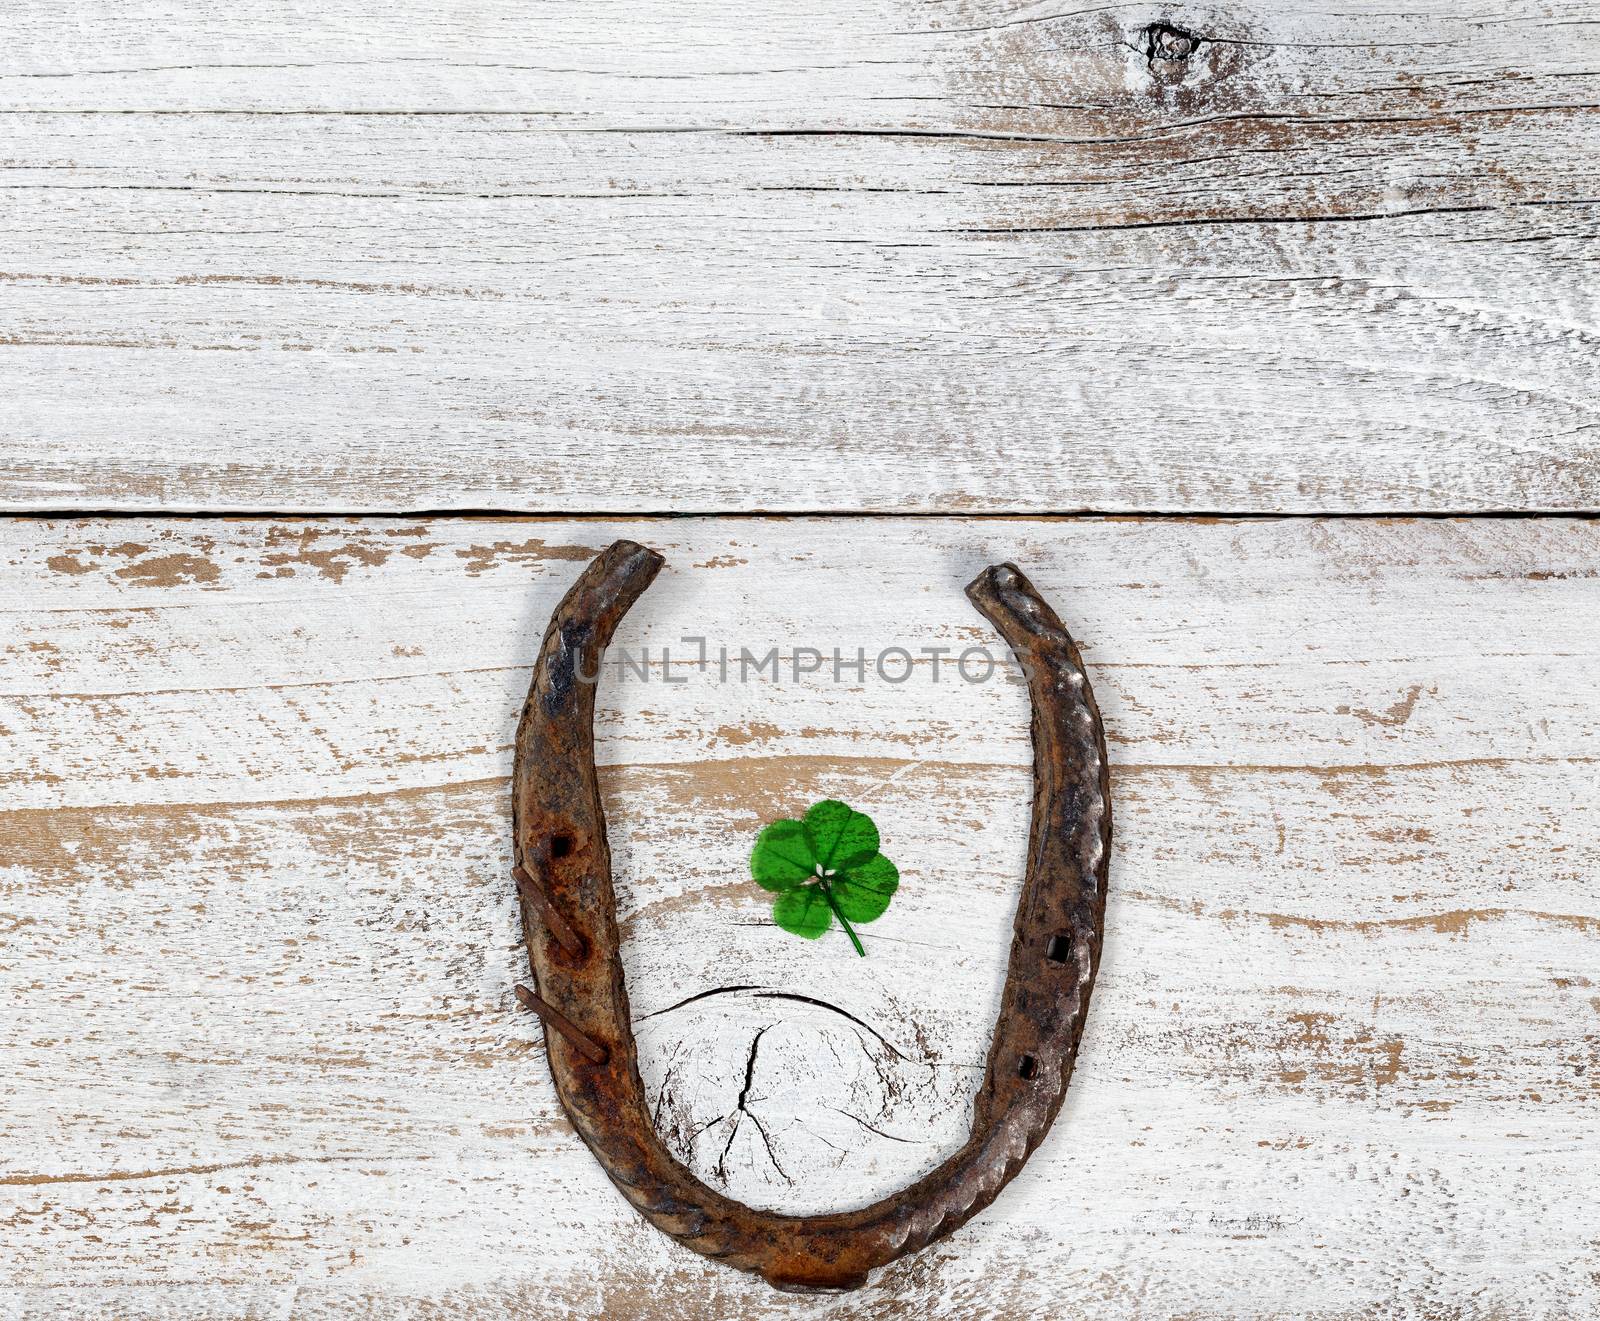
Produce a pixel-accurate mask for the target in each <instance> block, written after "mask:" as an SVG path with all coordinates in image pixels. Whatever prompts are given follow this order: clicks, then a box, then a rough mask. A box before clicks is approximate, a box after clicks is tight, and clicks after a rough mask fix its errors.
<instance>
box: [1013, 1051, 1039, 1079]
mask: <svg viewBox="0 0 1600 1321" xmlns="http://www.w3.org/2000/svg"><path fill="white" fill-rule="evenodd" d="M1038 1072H1039V1061H1038V1060H1036V1059H1034V1058H1033V1056H1032V1055H1024V1056H1023V1057H1022V1060H1021V1062H1020V1063H1019V1064H1018V1065H1017V1076H1018V1077H1019V1078H1032V1077H1033V1075H1034V1074H1036V1073H1038Z"/></svg>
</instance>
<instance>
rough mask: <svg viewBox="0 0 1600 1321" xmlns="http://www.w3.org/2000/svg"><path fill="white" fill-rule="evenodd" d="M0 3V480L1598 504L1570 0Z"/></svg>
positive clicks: (68, 504)
mask: <svg viewBox="0 0 1600 1321" xmlns="http://www.w3.org/2000/svg"><path fill="white" fill-rule="evenodd" d="M1157 22H1166V23H1170V24H1175V25H1178V26H1180V27H1182V28H1185V29H1187V30H1188V31H1191V32H1193V33H1195V34H1198V35H1199V36H1200V37H1201V38H1203V39H1202V40H1201V42H1200V44H1199V45H1198V47H1196V48H1195V49H1194V50H1193V52H1192V53H1191V54H1189V55H1188V57H1187V58H1185V59H1181V60H1179V59H1165V58H1161V57H1160V56H1159V54H1155V53H1153V52H1152V45H1151V38H1150V32H1149V30H1150V28H1151V25H1152V24H1155V23H1157ZM1168 49H1170V47H1168ZM0 51H3V52H4V58H3V62H0V122H3V125H4V129H3V131H4V134H5V142H6V145H5V148H4V150H3V151H0V170H3V177H0V184H3V187H0V199H3V200H0V208H3V215H0V229H3V230H4V234H5V245H4V254H3V260H0V364H3V367H4V372H5V381H6V385H7V391H6V393H7V405H6V408H5V410H4V412H3V413H0V460H3V461H0V507H3V508H8V509H12V510H25V509H82V508H87V507H103V508H118V509H133V510H139V509H145V510H159V509H206V508H209V509H219V510H227V509H233V510H252V509H254V510H259V509H312V510H329V509H333V510H343V509H349V510H377V511H384V510H388V511H395V510H406V509H426V508H466V509H470V508H474V507H484V508H507V509H518V510H532V511H541V510H542V511H551V512H569V511H580V510H581V511H589V510H610V511H618V512H623V511H668V510H671V511H687V512H692V511H714V510H728V511H745V510H749V509H752V508H757V509H773V510H784V509H788V510H824V511H825V510H899V511H919V510H920V511H933V512H950V511H957V512H960V511H965V510H990V511H1006V510H1010V511H1068V510H1079V509H1101V510H1109V511H1166V510H1180V511H1181V510H1190V511H1194V510H1200V511H1205V510H1223V511H1267V512H1283V511H1318V510H1339V511H1373V510H1435V511H1441V510H1442V511H1453V510H1479V511H1482V510H1501V509H1544V510H1569V511H1581V510H1594V509H1597V508H1600V453H1597V449H1596V438H1597V435H1600V432H1597V430H1596V425H1597V424H1596V416H1595V404H1594V388H1593V385H1594V382H1595V380H1596V379H1597V377H1600V371H1597V353H1596V343H1597V341H1596V334H1597V329H1596V328H1597V324H1600V278H1597V270H1600V268H1597V265H1596V260H1597V253H1600V246H1597V233H1596V228H1595V222H1596V212H1597V207H1600V195H1597V189H1596V185H1595V181H1594V180H1595V167H1596V164H1597V162H1600V22H1596V21H1595V19H1594V17H1593V14H1592V8H1591V6H1589V5H1586V4H1584V3H1582V0H1509V2H1507V3H1501V4H1498V5H1496V6H1493V7H1491V8H1488V9H1476V10H1474V9H1467V10H1463V9H1462V8H1461V7H1460V6H1459V5H1456V4H1453V3H1449V4H1447V3H1445V0H1421V2H1420V3H1417V4H1413V5H1408V6H1405V7H1404V8H1403V10H1399V11H1397V10H1396V9H1395V8H1394V7H1393V6H1386V5H1380V4H1376V3H1370V2H1369V0H1332V3H1317V4H1312V3H1310V0H1270V2H1265V0H1264V2H1260V3H1244V4H1239V5H1231V6H1227V7H1222V6H1215V5H1205V4H1200V5H1193V6H1186V7H1183V8H1181V9H1173V8H1171V7H1169V6H1158V5H1150V4H1139V3H1134V4H1119V5H1109V6H1090V7H1087V8H1082V9H1073V8H1071V7H1062V6H1052V5H1047V4H1042V3H1033V4H1018V3H1012V2H1009V0H939V2H930V3H912V2H911V0H867V2H866V3H860V2H859V0H806V3H804V4H803V5H801V6H799V7H795V6H780V7H773V6H760V5H755V6H752V5H736V4H732V3H730V2H729V0H668V2H667V3H661V2H659V0H649V2H648V3H644V2H643V0H612V2H611V3H604V4H596V3H594V2H593V0H583V2H582V3H575V2H574V0H547V2H546V3H541V4H539V5H538V6H536V7H533V8H530V7H529V6H527V5H524V4H521V3H515V4H514V3H509V0H480V2H477V3H472V4H466V5H450V6H446V7H444V8H442V9H441V8H440V7H439V6H436V5H424V4H420V3H417V0H402V2H401V3H393V2H387V0H386V3H383V4H375V3H372V0H335V2H334V3H329V4H325V5H319V6H314V7H307V6H303V5H298V4H287V3H282V2H281V0H279V2H276V3H267V4H263V5H256V6H252V7H251V10H250V12H249V13H248V14H247V15H241V14H240V13H239V11H238V9H237V7H236V6H231V5H219V4H216V3H213V2H210V0H186V2H185V3H182V4H137V5H128V4H122V3H115V4H113V3H110V2H109V0H91V2H90V3H88V4H86V5H79V6H77V7H76V8H75V9H74V11H73V19H72V21H71V22H66V21H63V19H62V18H61V15H60V11H59V8H58V7H57V6H53V5H45V4H42V3H37V2H36V0H21V2H20V3H12V4H10V5H7V6H6V7H5V8H4V11H3V12H0Z"/></svg>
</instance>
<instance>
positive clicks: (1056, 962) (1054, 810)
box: [512, 541, 1111, 1293]
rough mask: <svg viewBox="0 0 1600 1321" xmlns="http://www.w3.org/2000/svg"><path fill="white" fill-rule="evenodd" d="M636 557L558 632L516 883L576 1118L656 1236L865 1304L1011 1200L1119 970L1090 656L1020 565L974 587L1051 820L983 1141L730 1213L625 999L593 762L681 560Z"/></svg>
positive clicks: (549, 643) (613, 562)
mask: <svg viewBox="0 0 1600 1321" xmlns="http://www.w3.org/2000/svg"><path fill="white" fill-rule="evenodd" d="M663 562H664V561H663V560H662V557H661V556H660V555H658V554H657V553H656V552H655V551H653V550H650V549H648V548H646V547H644V546H641V545H639V544H637V543H636V542H632V541H618V542H616V543H614V544H613V545H611V546H610V547H608V548H607V549H606V550H605V551H604V552H603V553H602V554H600V555H599V556H597V557H596V558H595V559H594V561H593V562H592V563H590V565H589V566H588V568H586V569H585V570H584V571H583V573H582V574H581V575H580V576H579V578H578V581H577V582H576V583H574V584H573V586H572V589H571V590H570V591H569V592H568V593H567V594H566V596H565V597H564V598H563V599H562V601H561V604H560V605H559V606H557V607H556V610H555V613H554V614H553V615H552V616H551V619H550V627H549V629H548V630H547V631H546V632H545V635H544V645H543V647H542V648H541V650H540V653H539V660H538V663H537V665H536V666H535V668H534V674H533V683H532V686H531V688H530V689H529V692H528V700H527V702H526V704H525V705H524V706H523V710H522V719H521V723H520V724H519V726H518V729H517V743H516V768H515V774H514V777H513V788H512V793H513V829H514V847H515V851H516V868H515V875H516V880H517V891H518V894H519V895H520V897H521V907H522V931H523V937H524V939H525V940H526V942H527V946H528V961H529V964H530V966H531V967H532V969H533V973H534V976H535V978H536V979H537V983H538V990H537V993H535V992H534V991H531V990H529V989H528V988H526V987H518V988H517V994H518V998H519V999H520V1000H521V1001H522V1003H523V1004H524V1005H526V1006H527V1007H529V1008H531V1009H533V1010H535V1011H536V1012H538V1013H539V1015H540V1016H541V1017H542V1018H543V1020H544V1026H545V1044H546V1047H547V1051H548V1055H549V1060H550V1072H551V1073H552V1075H554V1078H555V1083H556V1091H557V1092H558V1093H559V1095H560V1097H561V1104H562V1106H563V1107H564V1108H565V1110H566V1112H567V1116H568V1117H569V1118H570V1119H571V1121H572V1125H573V1127H574V1128H576V1129H577V1131H578V1136H579V1137H581V1138H582V1139H583V1140H584V1142H585V1143H586V1144H588V1147H589V1150H590V1151H592V1152H593V1153H594V1155H595V1159H597V1160H598V1161H599V1162H600V1164H601V1166H602V1167H604V1169H605V1172H606V1173H607V1174H608V1175H609V1176H610V1178H611V1181H612V1182H613V1183H614V1184H616V1186H617V1188H618V1189H619V1190H620V1191H621V1192H622V1195H623V1196H624V1197H626V1198H627V1199H628V1200H629V1201H630V1202H632V1203H633V1205H634V1206H635V1207H637V1208H638V1210H639V1212H640V1213H641V1214H642V1215H643V1216H644V1217H645V1218H646V1219H648V1220H649V1221H650V1222H651V1223H652V1224H653V1225H655V1226H656V1228H657V1229H660V1230H661V1231H662V1232H663V1233H666V1234H670V1235H671V1236H672V1237H673V1238H675V1239H678V1240H679V1241H680V1242H682V1243H684V1244H686V1245H687V1246H689V1247H691V1248H693V1249H694V1250H695V1251H696V1252H700V1253H704V1254H705V1255H706V1256H708V1257H714V1258H716V1259H717V1260H719V1261H724V1262H727V1263H728V1264H729V1265H731V1266H736V1267H738V1268H739V1269H740V1270H745V1271H754V1272H756V1273H757V1274H759V1275H762V1276H764V1277H765V1278H766V1280H767V1281H768V1283H770V1284H772V1285H774V1286H775V1287H777V1288H779V1289H784V1290H789V1291H792V1292H802V1293H804V1292H830V1291H840V1290H846V1289H854V1288H858V1287H859V1286H861V1285H862V1284H864V1283H865V1282H866V1279H867V1272H868V1271H870V1270H874V1269H876V1268H877V1267H879V1266H882V1265H884V1264H885V1263H886V1262H890V1261H893V1260H894V1259H895V1258H897V1257H900V1256H903V1255H904V1254H906V1253H908V1252H915V1251H917V1250H918V1249H920V1248H922V1247H925V1246H926V1245H927V1244H929V1243H931V1242H933V1241H934V1240H935V1239H937V1238H940V1237H942V1236H943V1235H945V1234H948V1233H950V1232H951V1231H952V1230H954V1229H956V1228H958V1227H959V1226H961V1225H963V1224H965V1223H966V1221H967V1220H969V1219H970V1218H971V1217H972V1216H974V1215H976V1214H977V1213H978V1212H979V1211H981V1210H982V1209H983V1208H984V1207H986V1206H988V1205H989V1203H990V1202H991V1201H993V1200H994V1198H995V1195H996V1194H997V1193H999V1191H1000V1190H1001V1189H1002V1188H1003V1187H1005V1185H1006V1184H1007V1183H1009V1182H1010V1181H1011V1179H1012V1178H1013V1177H1015V1175H1016V1173H1017V1171H1018V1170H1020V1169H1021V1168H1022V1165H1023V1162H1024V1161H1026V1160H1027V1158H1028V1156H1029V1154H1030V1153H1031V1152H1032V1151H1033V1149H1034V1148H1035V1147H1037V1146H1038V1145H1039V1143H1040V1142H1041V1141H1042V1140H1043V1138H1044V1135H1045V1134H1046V1132H1048V1131H1049V1128H1050V1123H1051V1121H1052V1120H1053V1119H1054V1118H1055V1116H1056V1112H1057V1111H1058V1110H1059V1109H1060V1108H1061V1102H1062V1100H1063V1098H1064V1097H1065V1095H1066V1091H1067V1082H1068V1080H1069V1079H1070V1077H1071V1076H1072V1065H1073V1060H1074V1059H1075V1057H1076V1056H1077V1053H1078V1041H1079V1038H1080V1037H1081V1035H1082V1032H1083V1021H1084V1015H1085V1014H1086V1012H1087V1011H1088V1008H1089V994H1090V991H1091V990H1092V989H1093V987H1094V979H1095V973H1096V971H1097V970H1098V968H1099V965H1100V944H1101V939H1102V935H1103V929H1104V921H1105V904H1106V867H1107V861H1108V858H1109V855H1110V850H1111V795H1110V781H1109V778H1108V775H1107V768H1106V744H1105V733H1104V730H1103V729H1102V727H1101V723H1100V712H1099V709H1098V708H1097V707H1096V705H1095V700H1094V695H1093V693H1092V692H1090V689H1089V680H1088V676H1087V675H1086V674H1085V673H1084V669H1083V661H1082V659H1081V658H1080V657H1079V655H1078V649H1077V647H1076V645H1075V644H1074V643H1073V641H1072V638H1071V636H1070V635H1069V634H1068V633H1067V630H1066V629H1065V628H1063V627H1062V625H1061V621H1060V620H1059V619H1058V618H1057V617H1056V614H1055V612H1054V611H1053V610H1051V608H1050V607H1049V606H1048V605H1047V604H1046V603H1045V601H1044V600H1043V599H1042V598H1041V597H1040V596H1039V594H1038V593H1037V592H1036V591H1035V590H1034V588H1033V584H1031V583H1030V582H1029V581H1028V580H1027V578H1025V577H1024V576H1023V574H1022V572H1021V571H1020V570H1019V569H1018V568H1017V567H1016V566H1015V565H1014V564H996V565H993V566H991V567H990V568H987V569H985V570H984V571H983V572H982V573H980V574H979V575H978V577H977V578H976V579H974V580H973V582H972V584H971V585H970V586H969V587H968V588H967V596H968V597H969V598H970V599H971V601H972V603H973V604H974V605H975V606H976V607H977V608H978V610H979V611H980V612H981V613H982V614H983V615H984V617H985V618H987V619H988V620H989V622H990V623H991V624H992V625H994V627H995V629H996V630H997V631H998V632H999V633H1000V636H1001V637H1002V638H1003V639H1004V640H1005V641H1006V643H1007V644H1008V645H1009V646H1010V648H1011V649H1012V651H1013V652H1014V653H1015V654H1016V655H1017V657H1018V659H1019V660H1020V661H1021V662H1022V664H1023V669H1024V672H1025V673H1026V675H1027V682H1028V691H1029V695H1030V697H1031V700H1032V704H1033V722H1032V724H1033V728H1032V737H1033V759H1034V761H1033V824H1032V829H1031V834H1030V837H1029V844H1028V863H1027V872H1026V876H1025V879H1024V881H1023V886H1022V894H1021V897H1020V898H1019V899H1018V901H1017V914H1016V921H1015V924H1014V934H1013V937H1012V942H1011V957H1010V964H1009V967H1008V970H1007V973H1006V983H1005V991H1004V994H1003V997H1002V999H1001V1004H1000V1017H999V1019H998V1021H997V1022H996V1024H995V1029H994V1039H993V1041H992V1043H991V1045H990V1047H989V1059H988V1065H987V1072H986V1074H985V1077H984V1082H983V1086H982V1089H981V1090H980V1091H979V1092H978V1095H977V1097H976V1099H975V1101H974V1105H973V1119H972V1132H971V1134H970V1136H969V1137H968V1138H967V1141H966V1143H965V1144H964V1145H963V1146H962V1147H961V1149H960V1150H958V1151H957V1152H956V1153H955V1154H954V1155H952V1156H951V1157H950V1158H949V1159H947V1160H946V1161H945V1162H944V1163H943V1164H942V1165H940V1166H939V1168H938V1169H936V1170H934V1171H933V1172H932V1173H931V1174H929V1175H927V1176H925V1177H924V1178H922V1179H919V1180H918V1181H917V1182H916V1183H914V1184H912V1185H910V1186H909V1187H907V1188H904V1189H902V1190H901V1191H900V1192H897V1193H895V1194H893V1195H892V1196H889V1197H885V1198H883V1199H882V1200H880V1201H877V1202H874V1203H873V1204H872V1205H871V1206H867V1207H864V1208H862V1209H861V1210H857V1211H842V1212H835V1213H830V1214H827V1215H816V1216H789V1215H778V1214H775V1213H773V1212H770V1211H758V1210H755V1209H753V1208H751V1207H748V1206H746V1205H744V1204H743V1203H742V1202H738V1201H735V1200H734V1199H732V1198H729V1197H725V1196H723V1195H722V1194H720V1193H718V1192H716V1191H715V1190H713V1189H711V1188H708V1187H707V1186H706V1185H705V1184H704V1183H702V1182H701V1181H700V1180H699V1179H697V1178H696V1177H695V1176H694V1175H693V1174H691V1173H690V1172H689V1170H688V1169H686V1168H685V1167H684V1166H683V1165H682V1164H681V1163H680V1162H679V1161H678V1160H677V1159H676V1158H675V1157H674V1156H673V1155H672V1154H671V1153H670V1152H669V1151H668V1150H667V1148H666V1146H665V1145H664V1144H663V1142H662V1141H661V1139H660V1137H659V1136H658V1135H657V1134H656V1131H655V1128H654V1125H653V1124H652V1123H651V1117H650V1108H649V1105H648V1104H647V1103H646V1099H645V1091H644V1084H643V1083H642V1081H641V1080H640V1077H639V1064H638V1052H637V1050H636V1048H635V1045H634V1039H633V1028H632V1022H631V1018H630V1015H629V1010H628V991H627V986H626V984H625V982H624V978H623V971H622V959H621V954H620V939H619V936H618V931H617V917H616V899H615V895H614V892H613V890H612V885H611V851H610V848H609V846H608V844H607V842H606V822H605V816H604V814H603V812H602V811H601V806H600V792H599V788H598V785H597V782H596V779H595V767H594V728H593V726H594V703H595V684H594V683H593V682H592V681H585V680H586V679H588V678H589V677H590V676H593V675H596V674H597V673H598V672H599V665H600V661H601V653H602V651H603V650H604V648H605V647H606V646H607V645H608V644H609V642H610V641H611V637H612V635H613V634H614V633H615V632H616V628H617V625H618V623H619V622H620V621H621V619H622V617H623V615H625V614H626V613H627V611H628V608H629V607H630V606H632V604H633V603H634V601H636V600H637V599H638V597H639V595H640V593H642V592H643V591H644V589H645V588H646V587H648V586H649V585H650V583H651V581H652V580H653V579H654V578H655V576H656V574H657V572H658V571H659V570H660V568H661V566H662V564H663Z"/></svg>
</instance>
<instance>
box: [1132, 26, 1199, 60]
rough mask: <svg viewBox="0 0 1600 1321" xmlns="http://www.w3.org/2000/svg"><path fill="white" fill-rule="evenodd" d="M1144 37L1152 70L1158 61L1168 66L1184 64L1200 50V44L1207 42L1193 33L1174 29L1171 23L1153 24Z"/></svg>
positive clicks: (1145, 31) (1146, 53)
mask: <svg viewBox="0 0 1600 1321" xmlns="http://www.w3.org/2000/svg"><path fill="white" fill-rule="evenodd" d="M1144 36H1145V55H1146V57H1147V58H1148V59H1149V61H1150V67H1151V68H1152V69H1154V68H1155V67H1156V64H1157V62H1158V61H1160V62H1162V63H1166V64H1182V63H1183V62H1184V61H1185V60H1187V59H1188V58H1189V57H1190V56H1191V55H1193V54H1194V53H1195V51H1197V50H1199V49H1200V43H1201V42H1202V41H1204V40H1205V38H1204V37H1200V36H1197V35H1196V34H1195V33H1193V32H1185V31H1184V30H1183V29H1182V28H1179V27H1173V26H1172V24H1170V23H1152V24H1151V25H1150V26H1149V27H1147V28H1146V29H1145V30H1144Z"/></svg>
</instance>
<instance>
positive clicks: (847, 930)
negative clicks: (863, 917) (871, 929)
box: [820, 881, 867, 958]
mask: <svg viewBox="0 0 1600 1321" xmlns="http://www.w3.org/2000/svg"><path fill="white" fill-rule="evenodd" d="M820 888H821V890H822V897H823V898H824V899H826V900H827V901H828V907H829V908H831V909H833V915H834V916H835V917H836V918H838V919H839V925H840V926H842V927H843V928H844V934H845V935H847V936H849V937H850V943H851V944H852V945H854V946H855V947H856V953H857V954H859V955H860V956H861V957H862V958H866V957H867V951H866V950H864V949H862V948H861V938H860V937H859V936H857V935H856V929H855V928H854V927H853V926H851V925H850V923H849V922H847V921H845V916H844V914H843V913H841V912H840V911H839V905H838V903H837V902H836V901H835V900H834V897H833V886H831V885H829V884H828V883H827V882H826V881H823V882H822V883H821V886H820Z"/></svg>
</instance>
